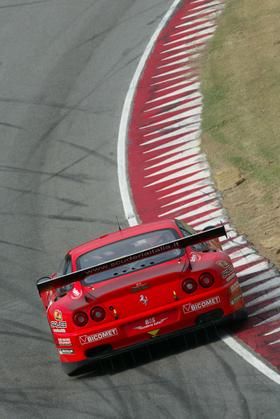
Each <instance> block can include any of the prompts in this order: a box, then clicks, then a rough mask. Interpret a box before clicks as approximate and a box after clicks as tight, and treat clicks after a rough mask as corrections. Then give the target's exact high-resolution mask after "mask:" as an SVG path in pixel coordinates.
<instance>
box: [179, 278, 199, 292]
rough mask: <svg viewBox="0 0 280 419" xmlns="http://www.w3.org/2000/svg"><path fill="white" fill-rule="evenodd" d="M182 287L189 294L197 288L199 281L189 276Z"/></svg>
mask: <svg viewBox="0 0 280 419" xmlns="http://www.w3.org/2000/svg"><path fill="white" fill-rule="evenodd" d="M182 288H183V290H184V291H185V292H186V293H187V294H191V293H192V292H194V291H195V290H196V289H197V283H196V282H195V280H194V279H192V278H188V279H185V280H184V281H183V283H182Z"/></svg>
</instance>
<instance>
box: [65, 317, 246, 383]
mask: <svg viewBox="0 0 280 419" xmlns="http://www.w3.org/2000/svg"><path fill="white" fill-rule="evenodd" d="M245 323H246V322H245ZM243 327H244V322H243V323H242V322H240V324H236V323H235V326H234V332H235V333H236V332H237V331H238V330H241V329H242V328H243ZM231 331H232V327H231V325H226V326H225V325H221V326H216V325H213V326H209V327H207V328H203V329H199V330H197V331H192V332H185V333H184V334H182V335H180V336H176V337H170V338H168V339H166V340H163V341H158V342H157V341H156V339H157V338H153V341H150V342H148V343H147V345H145V346H143V347H141V348H137V349H134V350H128V351H127V352H124V353H122V354H118V355H114V356H112V357H110V358H106V359H103V360H101V361H98V362H95V363H93V364H92V365H90V366H87V367H86V368H85V369H83V370H80V371H79V375H78V376H76V377H73V378H75V379H76V380H85V379H91V378H93V377H100V376H104V375H114V374H119V373H121V372H123V371H126V370H129V369H133V368H137V367H140V366H142V365H146V364H148V363H150V362H153V361H156V360H160V359H163V358H168V357H170V356H174V355H177V354H179V353H182V352H187V351H189V350H192V349H195V348H198V347H200V346H205V345H208V344H210V343H214V342H216V341H219V340H221V339H222V338H223V336H226V335H228V333H231Z"/></svg>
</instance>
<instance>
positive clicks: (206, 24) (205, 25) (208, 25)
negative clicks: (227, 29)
mask: <svg viewBox="0 0 280 419" xmlns="http://www.w3.org/2000/svg"><path fill="white" fill-rule="evenodd" d="M212 27H214V28H215V29H216V25H215V24H214V23H213V22H211V21H210V22H209V21H207V20H206V21H205V22H204V23H201V24H200V25H196V26H192V27H191V28H188V29H182V30H181V31H178V32H175V33H174V34H171V38H175V37H177V36H179V35H183V34H185V33H190V32H193V31H201V30H203V29H206V28H212ZM198 33H199V32H198Z"/></svg>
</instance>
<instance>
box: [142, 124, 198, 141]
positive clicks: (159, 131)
mask: <svg viewBox="0 0 280 419" xmlns="http://www.w3.org/2000/svg"><path fill="white" fill-rule="evenodd" d="M187 125H188V124H187V123H185V124H182V125H181V126H180V127H178V128H177V129H176V130H173V131H172V132H169V131H168V133H167V134H166V130H165V129H163V128H161V129H157V130H155V131H152V132H148V133H145V134H144V137H150V136H151V135H156V134H158V135H159V136H158V137H156V138H160V137H161V139H162V140H163V139H167V138H171V137H175V136H177V135H180V134H188V133H189V132H193V131H198V130H199V129H200V124H199V123H196V124H193V125H189V127H188V129H187V130H186V128H185V127H186V126H187ZM163 133H164V134H163Z"/></svg>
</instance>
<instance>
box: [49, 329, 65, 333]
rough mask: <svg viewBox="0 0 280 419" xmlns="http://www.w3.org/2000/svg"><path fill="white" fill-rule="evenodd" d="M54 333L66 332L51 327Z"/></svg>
mask: <svg viewBox="0 0 280 419" xmlns="http://www.w3.org/2000/svg"><path fill="white" fill-rule="evenodd" d="M52 331H53V332H54V333H66V330H65V329H52Z"/></svg>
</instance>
